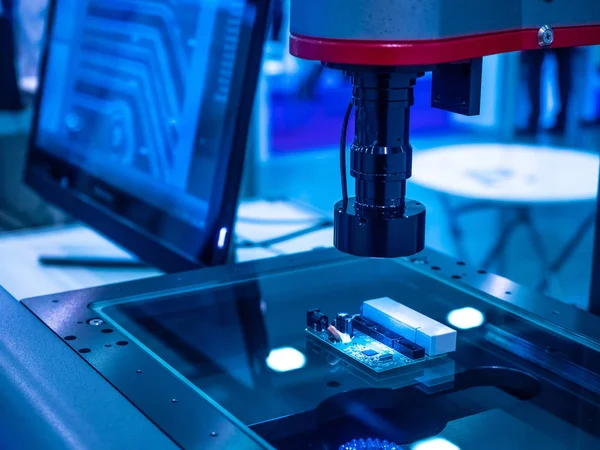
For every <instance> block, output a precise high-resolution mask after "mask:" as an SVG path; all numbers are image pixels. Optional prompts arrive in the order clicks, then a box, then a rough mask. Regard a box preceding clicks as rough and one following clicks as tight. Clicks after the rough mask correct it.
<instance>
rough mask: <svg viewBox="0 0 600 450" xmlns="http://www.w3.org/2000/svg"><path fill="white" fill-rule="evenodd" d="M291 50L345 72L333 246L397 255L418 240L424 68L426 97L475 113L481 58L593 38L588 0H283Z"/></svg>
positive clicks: (598, 33) (598, 31)
mask: <svg viewBox="0 0 600 450" xmlns="http://www.w3.org/2000/svg"><path fill="white" fill-rule="evenodd" d="M290 31H291V36H290V52H291V53H292V54H293V55H295V56H297V57H299V58H303V59H309V60H316V61H321V62H323V63H324V64H326V65H327V66H329V67H333V68H338V69H340V70H343V71H344V72H345V73H346V74H347V75H349V76H350V77H351V79H352V85H353V88H352V89H353V92H352V101H351V103H352V106H353V107H354V109H355V117H356V122H355V123H356V126H355V136H354V141H353V143H352V146H351V158H350V173H351V175H352V176H353V177H354V178H355V179H356V197H354V198H350V199H347V198H346V197H344V198H343V199H342V201H341V202H339V203H337V204H336V205H335V237H334V241H335V246H336V247H337V248H338V249H339V250H341V251H343V252H346V253H350V254H353V255H357V256H372V257H399V256H408V255H412V254H415V253H417V252H419V251H421V250H422V249H423V248H424V245H425V239H424V235H425V207H424V206H423V205H422V204H421V203H419V202H416V201H414V200H408V199H406V198H405V192H406V180H407V179H408V178H409V177H410V176H411V165H412V147H411V145H410V141H409V124H410V107H411V106H412V105H413V86H414V84H415V82H416V80H417V78H419V77H420V76H422V75H423V74H424V73H425V72H432V73H433V77H432V80H433V83H432V95H431V105H432V106H433V107H436V108H440V109H443V110H446V111H451V112H455V113H458V114H464V115H476V114H479V103H480V92H481V66H482V62H481V58H482V57H483V56H486V55H492V54H498V53H506V52H513V51H520V50H534V49H543V48H557V47H577V46H585V45H594V44H600V8H598V2H597V0H569V1H567V0H504V1H481V0H377V1H374V0H292V1H291V22H290Z"/></svg>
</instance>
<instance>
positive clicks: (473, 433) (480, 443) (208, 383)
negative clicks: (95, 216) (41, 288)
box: [94, 260, 600, 450]
mask: <svg viewBox="0 0 600 450" xmlns="http://www.w3.org/2000/svg"><path fill="white" fill-rule="evenodd" d="M383 296H388V297H391V298H393V299H395V300H397V301H399V302H401V303H403V304H405V305H407V306H409V307H411V308H413V309H416V310H417V311H419V312H421V313H423V314H426V315H428V316H430V317H432V318H434V319H436V320H438V321H440V322H444V323H447V315H448V314H449V313H450V312H451V311H453V310H455V309H457V308H463V307H467V306H470V307H473V308H476V309H477V310H479V311H481V312H482V313H483V314H484V315H485V318H486V320H485V322H484V324H483V325H482V326H479V327H476V328H472V329H469V330H459V331H458V344H457V351H456V352H454V353H451V354H449V355H448V356H447V357H446V358H444V359H440V360H439V361H438V364H437V365H435V366H427V367H425V366H416V367H413V368H412V369H410V370H404V371H400V372H399V373H395V374H394V376H393V377H387V376H386V377H379V378H377V377H373V376H370V375H369V374H367V373H366V372H365V371H364V370H361V369H360V368H359V367H358V366H356V365H355V364H352V363H350V364H348V363H347V362H345V361H344V360H343V359H342V360H337V359H336V358H335V357H334V355H332V354H329V353H328V352H327V351H325V350H324V347H323V346H322V345H320V344H318V343H317V344H315V343H314V342H313V341H312V340H311V339H310V338H308V337H307V333H306V332H305V330H304V329H305V320H306V315H305V312H306V310H307V309H308V308H313V307H315V308H321V310H322V311H323V312H324V313H326V314H327V315H328V316H329V317H330V318H331V317H332V316H334V314H335V313H337V312H339V311H345V312H349V313H355V312H358V311H359V308H360V305H361V303H362V302H363V301H364V300H368V299H372V298H377V297H383ZM94 308H95V309H97V310H98V311H99V312H100V313H101V314H102V315H103V316H104V317H105V318H106V319H107V320H109V321H111V322H113V323H115V325H116V326H118V327H119V328H120V329H121V330H124V331H125V332H126V333H127V334H129V335H130V337H131V339H132V340H134V341H137V342H138V343H139V344H141V345H142V346H143V347H145V348H147V349H148V351H150V352H151V353H152V354H153V355H154V356H155V357H156V358H158V359H160V360H161V361H162V362H163V363H164V364H166V365H167V366H169V367H170V368H171V370H173V371H174V372H177V373H178V374H180V375H181V376H183V377H185V378H187V379H188V380H189V381H191V382H192V383H193V384H194V385H195V386H196V387H197V388H198V389H199V390H201V391H203V392H204V393H206V394H207V395H208V396H209V397H211V398H212V399H213V400H214V401H216V402H217V403H219V404H220V405H221V406H222V407H223V408H225V409H227V410H228V411H230V412H231V413H232V414H233V415H234V416H236V417H237V418H239V419H240V420H241V421H242V422H243V423H245V424H247V425H250V426H251V427H252V429H253V430H254V431H255V432H256V433H258V434H259V435H261V436H263V437H264V438H265V439H266V440H267V441H269V442H271V443H272V444H273V445H274V446H275V447H277V448H290V449H296V448H297V449H306V448H319V449H330V448H335V449H337V448H338V447H339V446H340V445H342V444H343V443H344V442H347V441H350V440H351V439H355V438H360V437H363V438H367V437H379V438H381V439H384V438H385V439H389V440H392V441H395V442H397V443H398V444H401V445H409V444H412V443H414V442H417V441H420V440H423V439H427V438H431V437H432V436H437V437H439V438H443V439H446V440H447V441H449V442H451V443H453V444H454V445H456V446H458V447H459V448H460V449H463V450H464V449H475V448H494V449H495V448H498V449H500V448H502V449H506V448H511V449H512V448H544V449H555V448H556V449H558V448H573V449H588V448H589V449H596V448H600V447H599V446H600V407H599V405H600V377H599V376H598V375H597V374H598V373H599V372H600V358H599V354H598V353H597V352H596V351H594V350H591V349H590V348H587V347H584V346H583V345H581V344H578V343H575V342H573V341H571V340H570V339H568V338H567V337H566V335H564V334H563V333H561V332H560V331H559V330H553V329H552V328H551V327H550V326H548V325H547V324H543V323H533V322H530V321H527V320H525V319H523V318H521V316H519V315H515V314H513V313H511V312H510V311H507V310H502V309H500V308H498V307H496V306H493V305H492V304H490V303H489V302H487V301H485V300H484V298H483V297H481V298H479V297H476V296H474V295H472V294H470V293H468V292H467V291H466V290H465V291H461V290H459V289H457V288H456V287H454V286H452V285H450V284H446V283H444V282H443V281H440V280H437V279H434V278H431V277H430V276H428V275H426V274H424V273H420V272H417V271H415V270H413V269H411V268H410V267H407V265H406V264H405V263H402V262H400V261H392V260H350V261H344V262H335V263H330V264H324V265H321V266H316V267H314V268H305V269H298V270H290V271H283V272H279V273H274V274H271V275H261V276H257V277H256V278H255V279H247V280H235V282H231V281H230V282H228V283H225V282H224V283H223V284H221V285H216V286H214V285H213V286H212V287H208V288H205V289H198V290H194V291H189V289H188V291H187V292H181V293H176V292H174V293H173V294H170V295H168V296H163V297H161V298H156V297H154V298H153V297H152V296H151V295H150V296H147V297H144V296H140V297H137V298H130V299H128V300H126V301H122V302H119V301H118V302H108V303H102V304H97V305H94ZM281 348H294V349H296V350H298V351H299V352H301V353H302V354H304V355H305V358H306V362H305V365H304V366H303V367H301V368H298V369H296V370H290V371H285V372H278V371H276V370H273V369H272V368H271V367H270V366H273V365H274V364H273V361H272V359H271V358H269V359H267V356H268V355H269V354H271V355H273V354H274V353H270V352H272V351H273V350H274V349H281ZM267 361H268V363H267ZM280 362H281V361H280ZM291 362H293V359H288V361H287V363H291ZM436 371H437V373H440V371H441V372H442V374H443V376H444V377H446V378H445V379H441V380H439V382H435V383H431V382H429V381H428V380H427V377H428V376H429V375H431V374H433V373H436ZM407 448H408V447H407ZM440 448H444V447H440Z"/></svg>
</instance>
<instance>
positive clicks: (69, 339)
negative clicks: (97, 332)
mask: <svg viewBox="0 0 600 450" xmlns="http://www.w3.org/2000/svg"><path fill="white" fill-rule="evenodd" d="M75 339H77V337H76V336H65V341H74V340H75Z"/></svg>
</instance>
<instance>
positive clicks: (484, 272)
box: [477, 269, 487, 274]
mask: <svg viewBox="0 0 600 450" xmlns="http://www.w3.org/2000/svg"><path fill="white" fill-rule="evenodd" d="M477 273H481V274H486V273H487V270H483V269H479V270H478V271H477Z"/></svg>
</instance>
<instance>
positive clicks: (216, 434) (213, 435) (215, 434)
mask: <svg viewBox="0 0 600 450" xmlns="http://www.w3.org/2000/svg"><path fill="white" fill-rule="evenodd" d="M210 435H211V437H217V436H218V435H219V433H217V432H216V431H211V433H210Z"/></svg>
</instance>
